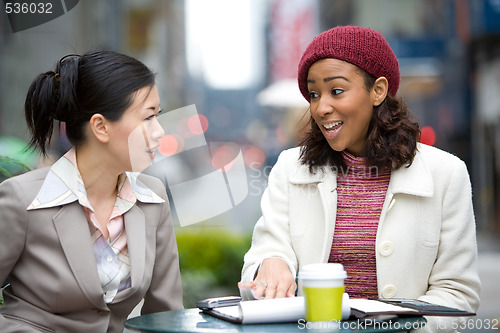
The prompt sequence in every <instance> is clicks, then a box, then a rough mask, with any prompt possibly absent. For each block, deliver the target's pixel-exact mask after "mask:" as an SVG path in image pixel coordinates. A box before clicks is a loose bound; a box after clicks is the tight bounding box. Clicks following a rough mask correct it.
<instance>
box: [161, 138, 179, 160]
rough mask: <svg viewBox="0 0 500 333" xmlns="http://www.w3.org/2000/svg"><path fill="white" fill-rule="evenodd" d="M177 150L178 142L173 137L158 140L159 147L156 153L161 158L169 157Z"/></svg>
mask: <svg viewBox="0 0 500 333" xmlns="http://www.w3.org/2000/svg"><path fill="white" fill-rule="evenodd" d="M178 149H179V142H177V139H176V138H175V137H174V136H173V135H165V136H164V137H163V138H161V139H160V147H158V151H159V152H160V154H162V155H163V156H171V155H174V154H175V153H177V150H178Z"/></svg>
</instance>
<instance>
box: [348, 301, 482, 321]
mask: <svg viewBox="0 0 500 333" xmlns="http://www.w3.org/2000/svg"><path fill="white" fill-rule="evenodd" d="M349 305H350V307H351V315H352V316H355V317H357V318H365V317H368V316H375V315H385V314H396V315H410V316H411V315H415V316H464V317H465V316H475V315H476V314H475V313H474V312H469V311H464V310H459V309H455V308H451V307H447V306H443V305H438V304H432V303H428V302H424V301H421V300H416V299H379V300H368V299H351V300H349Z"/></svg>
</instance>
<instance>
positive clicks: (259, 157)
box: [243, 147, 266, 169]
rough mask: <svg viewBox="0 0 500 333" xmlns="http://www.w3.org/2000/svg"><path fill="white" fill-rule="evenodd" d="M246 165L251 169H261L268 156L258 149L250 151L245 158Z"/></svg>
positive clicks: (254, 148)
mask: <svg viewBox="0 0 500 333" xmlns="http://www.w3.org/2000/svg"><path fill="white" fill-rule="evenodd" d="M243 158H244V160H245V164H246V165H247V166H249V167H251V168H255V169H257V168H260V167H261V166H262V165H263V164H264V162H265V161H266V154H265V153H264V152H263V151H262V149H259V148H257V147H253V148H250V149H248V150H247V151H246V152H245V154H244V156H243Z"/></svg>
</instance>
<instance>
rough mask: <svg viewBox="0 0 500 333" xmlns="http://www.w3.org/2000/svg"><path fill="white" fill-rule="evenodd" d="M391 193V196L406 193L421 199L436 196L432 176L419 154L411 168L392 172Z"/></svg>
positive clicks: (402, 168)
mask: <svg viewBox="0 0 500 333" xmlns="http://www.w3.org/2000/svg"><path fill="white" fill-rule="evenodd" d="M389 192H390V193H391V194H396V193H404V194H410V195H417V196H421V197H432V196H433V195H434V182H433V180H432V175H431V173H430V172H429V170H427V169H426V167H425V164H424V162H423V161H422V156H421V155H420V153H419V152H417V154H416V155H415V158H414V159H413V163H412V165H411V166H410V167H409V168H407V167H401V168H399V169H397V170H395V171H393V172H392V175H391V180H390V183H389Z"/></svg>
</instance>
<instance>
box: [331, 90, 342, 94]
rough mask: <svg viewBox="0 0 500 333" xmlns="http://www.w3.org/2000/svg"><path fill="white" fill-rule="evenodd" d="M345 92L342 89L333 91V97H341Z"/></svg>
mask: <svg viewBox="0 0 500 333" xmlns="http://www.w3.org/2000/svg"><path fill="white" fill-rule="evenodd" d="M343 92H344V91H343V90H342V89H332V95H340V94H341V93H343Z"/></svg>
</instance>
